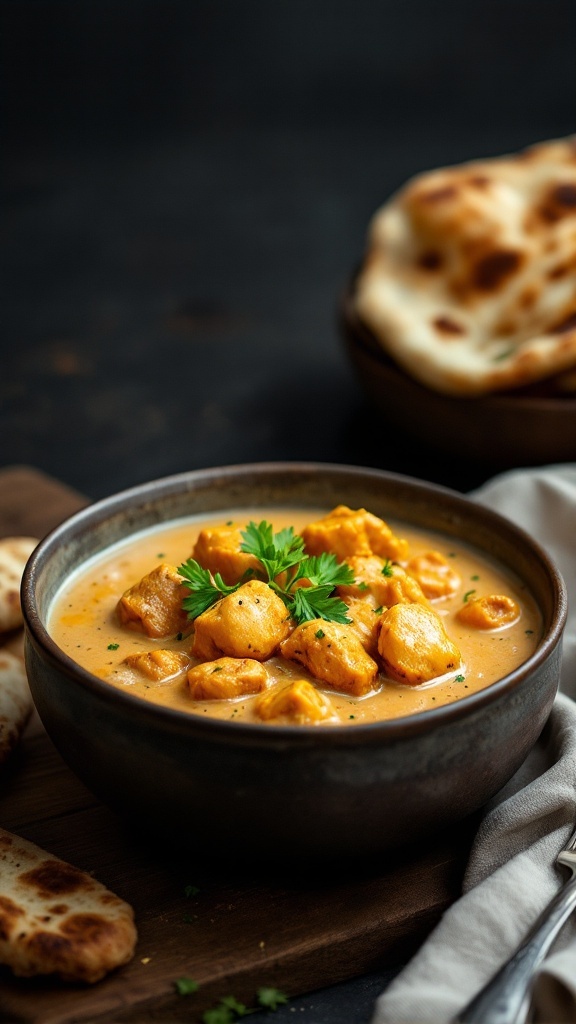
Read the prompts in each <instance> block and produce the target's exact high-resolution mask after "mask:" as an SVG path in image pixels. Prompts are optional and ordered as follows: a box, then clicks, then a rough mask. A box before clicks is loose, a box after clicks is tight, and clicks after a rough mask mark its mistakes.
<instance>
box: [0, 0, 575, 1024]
mask: <svg viewBox="0 0 576 1024" xmlns="http://www.w3.org/2000/svg"><path fill="white" fill-rule="evenodd" d="M0 46H1V67H0V74H1V86H0V88H1V93H0V99H1V105H2V108H1V117H2V158H1V159H2V165H3V173H2V188H3V201H2V223H1V232H2V235H1V237H2V244H1V258H2V268H1V307H0V308H1V314H2V330H1V335H0V337H1V341H0V345H1V364H0V466H3V465H11V464H14V463H27V464H30V465H33V466H36V467H38V468H40V469H43V470H44V471H46V472H48V473H49V474H51V475H53V476H55V477H57V478H59V479H61V480H63V481H65V482H66V483H67V484H69V485H71V486H73V487H76V488H77V489H79V490H80V491H82V492H84V493H85V494H86V495H88V496H89V497H92V498H98V497H102V496H105V495H107V494H109V493H111V492H113V491H115V490H118V489H121V488H124V487H127V486H131V485H132V484H136V483H139V482H141V481H144V480H147V479H150V478H154V477H158V476H164V475H167V474H171V473H175V472H180V471H182V470H186V469H194V468H200V467H205V466H212V465H220V464H230V463H242V462H249V461H261V460H277V459H280V460H286V459H290V460H291V459H305V460H320V461H327V462H345V463H348V462H349V463H354V464H358V465H369V466H376V467H381V468H385V469H394V470H397V471H401V472H408V473H410V474H412V475H418V476H422V477H424V478H426V479H430V480H434V481H436V482H439V483H444V484H448V485H449V486H453V487H455V488H457V489H460V490H468V489H469V488H471V487H474V486H476V485H477V484H479V483H481V482H483V481H484V480H485V479H487V478H488V477H489V476H490V475H491V474H492V472H493V469H494V467H493V466H491V465H490V464H488V463H483V464H475V463H473V462H470V461H468V460H454V459H453V458H449V457H447V456H445V455H444V454H443V453H442V452H439V451H435V450H434V449H431V448H430V449H427V448H425V447H424V446H423V444H422V443H420V444H417V443H415V442H413V441H411V440H410V439H409V437H408V436H407V435H406V434H405V426H404V424H403V423H401V422H399V423H397V424H393V425H390V424H383V423H382V422H380V421H379V420H378V418H377V417H376V415H375V414H374V413H373V412H372V411H371V410H370V409H368V408H367V407H366V406H365V404H364V401H363V397H362V394H361V392H360V389H359V385H358V384H357V382H356V380H355V378H354V376H353V374H352V372H351V370H350V369H349V366H348V363H347V360H346V356H345V354H344V351H343V348H342V346H341V341H340V338H339V334H338V330H337V324H336V305H337V300H338V296H339V294H340V292H341V290H342V288H343V287H344V284H345V282H346V280H347V278H348V275H349V274H350V272H351V271H352V269H353V267H354V266H355V264H356V263H357V261H358V259H359V258H360V256H361V253H362V249H363V245H364V238H365V232H366V228H367V224H368V220H369V218H370V217H371V215H372V213H373V212H374V211H375V209H376V208H377V207H378V206H379V205H381V204H382V203H383V202H384V201H385V200H386V199H387V198H388V196H389V195H390V194H391V193H392V192H393V191H394V190H395V189H396V188H397V187H399V186H400V185H401V184H403V183H404V182H405V180H406V179H407V178H408V177H410V176H411V175H412V174H415V173H417V172H419V171H422V170H426V169H429V168H433V167H436V166H440V165H442V164H450V163H455V162H459V161H462V160H466V159H472V158H476V157H484V156H493V155H499V154H501V153H506V152H511V151H514V150H516V149H519V148H522V147H524V146H527V145H530V144H532V143H534V142H537V141H541V140H545V139H551V138H555V137H558V136H562V135H566V134H570V133H573V132H574V131H575V113H576V72H575V54H576V5H575V4H574V2H573V0H485V2H478V0H459V2H449V0H382V2H379V3H378V2H367V0H211V2H194V0H188V2H186V0H156V2H151V0H140V2H133V0H115V2H110V0H99V2H92V0H88V2H82V0H72V2H42V0H37V2H31V0H13V2H6V0H0ZM409 415H410V410H406V417H409ZM386 977H387V975H386V974H383V975H382V976H381V977H377V978H371V979H365V980H362V981H360V982H357V983H352V984H351V985H348V986H344V987H343V988H339V989H338V990H337V992H336V994H334V993H332V994H329V995H325V994H324V995H321V996H318V997H316V996H314V997H311V998H307V999H304V1000H299V1001H296V1002H295V1003H294V1004H292V1006H291V1007H289V1008H286V1009H285V1010H281V1011H279V1012H278V1013H277V1014H274V1015H272V1014H271V1015H269V1016H270V1017H271V1018H273V1019H274V1021H275V1022H276V1024H284V1022H285V1021H286V1022H287V1021H290V1020H294V1019H295V1016H297V1019H298V1020H301V1021H303V1022H304V1021H306V1022H313V1024H323V1022H324V1021H328V1020H330V1021H331V1022H332V1024H362V1022H364V1021H367V1020H368V1019H369V1014H370V1012H371V1008H372V1004H373V999H374V997H375V994H376V993H377V991H379V989H380V988H381V987H382V984H383V982H384V981H385V979H386ZM301 1006H305V1007H306V1010H305V1011H303V1012H301V1011H300V1007H301ZM294 1010H296V1011H297V1013H296V1014H295V1012H294ZM264 1016H265V1015H262V1019H264ZM259 1019H260V1018H259Z"/></svg>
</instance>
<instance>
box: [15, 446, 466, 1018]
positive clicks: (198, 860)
mask: <svg viewBox="0 0 576 1024" xmlns="http://www.w3.org/2000/svg"><path fill="white" fill-rule="evenodd" d="M86 504H87V499H86V498H84V497H83V496H82V495H80V494H78V493H77V492H75V491H74V490H72V489H70V488H69V487H67V486H64V485H63V484H61V483H59V482H58V481H56V480H54V479H52V478H50V477H48V476H46V475H45V474H43V473H41V472H39V471H37V470H35V469H33V468H30V467H27V466H16V467H10V468H7V469H4V470H0V536H7V535H14V534H26V535H32V536H37V537H39V538H40V537H42V536H44V535H45V534H46V533H47V532H48V531H49V530H50V529H52V528H53V527H54V526H56V525H57V524H58V523H59V522H61V521H62V520H63V519H64V518H65V517H66V516H67V515H69V514H71V513H72V512H74V511H76V510H77V509H79V508H81V507H82V506H83V505H86ZM86 727H87V728H90V723H89V722H88V723H86ZM0 825H1V826H2V827H4V828H7V829H9V830H10V831H13V832H16V833H18V834H19V835H22V836H24V837H25V838H27V839H30V840H32V841H33V842H35V843H38V844H39V845H40V846H42V847H43V848H45V849H47V850H49V851H50V852H52V853H54V854H55V855H56V856H59V857H62V858H64V859H65V860H67V861H69V862H70V863H72V864H74V865H76V866H77V867H79V868H82V869H83V870H86V871H89V872H92V873H93V874H94V875H95V877H96V878H98V879H99V881H101V882H103V883H104V884H105V885H107V886H108V887H109V888H110V889H112V890H113V891H114V892H116V893H117V894H118V895H119V896H121V897H122V898H123V899H125V900H127V901H128V902H129V903H130V904H131V905H132V906H133V907H134V910H135V914H136V923H137V926H138V934H139V940H138V945H137V949H136V954H135V957H134V959H133V961H132V962H131V963H130V964H129V965H128V966H126V967H124V968H122V969H120V970H119V971H117V972H115V973H114V974H111V975H109V976H108V977H107V978H105V979H104V980H103V981H101V982H99V983H98V984H97V985H94V986H91V987H82V986H77V985H65V984H63V983H60V982H57V981H51V980H46V979H17V978H14V977H13V976H12V974H11V973H10V972H9V971H8V969H7V968H2V967H0V1021H9V1022H10V1024H14V1022H23V1024H27V1022H38V1024H40V1022H41V1024H72V1022H75V1024H80V1022H83V1021H84V1022H86V1021H90V1022H96V1021H113V1022H114V1024H119V1022H124V1021H138V1022H147V1021H160V1020H161V1021H181V1020H182V1019H183V1018H185V1019H186V1020H188V1021H194V1020H200V1019H201V1014H202V1012H203V1011H204V1010H205V1009H208V1008H209V1007H211V1006H214V1005H215V1003H216V1002H217V1001H218V999H219V998H220V997H222V996H225V995H234V996H235V997H236V998H237V999H240V1000H242V1001H243V1002H244V1003H246V1004H247V1005H254V996H255V992H256V990H257V989H258V988H259V987H260V986H262V985H273V986H276V987H278V988H280V989H281V990H282V991H284V992H285V993H287V994H288V995H289V996H290V997H295V996H299V995H302V994H304V993H305V992H310V991H312V990H314V989H317V988H322V987H324V986H327V985H331V984H333V983H336V982H339V981H343V980H345V979H349V978H352V977H355V976H357V975H359V974H362V973H364V972H369V971H376V970H384V969H386V968H390V967H394V966H397V965H399V964H401V963H403V962H404V961H405V960H406V959H407V958H408V957H409V956H410V955H411V954H412V953H413V952H414V951H415V950H416V949H417V947H418V946H419V945H420V943H421V942H422V941H423V939H424V938H425V937H426V936H427V935H428V933H429V932H430V930H431V929H432V928H433V926H434V925H435V924H436V923H437V921H438V920H439V918H440V917H441V915H442V913H443V911H444V910H445V909H446V908H447V907H448V906H449V905H450V903H451V902H452V901H453V900H454V899H455V898H456V897H457V896H458V895H459V891H460V884H461V877H462V871H463V866H464V862H465V857H466V854H467V851H468V848H469V843H470V839H471V834H472V831H471V826H468V827H466V828H464V827H463V828H461V829H459V830H458V832H457V833H455V834H454V835H452V836H451V835H445V836H444V837H442V838H437V839H435V840H434V841H433V842H431V843H430V844H429V846H428V847H426V848H423V846H422V844H420V845H419V846H418V847H417V848H416V849H415V850H414V851H412V852H410V853H404V854H403V855H395V856H394V857H392V858H389V859H388V860H387V861H386V862H383V863H382V869H381V872H380V873H378V874H377V875H376V876H374V874H367V875H366V876H365V877H362V876H359V875H358V874H356V875H353V876H352V875H350V874H349V873H348V872H347V870H346V865H342V871H341V872H340V874H339V876H337V877H334V876H332V877H330V876H329V875H328V874H326V875H321V874H319V872H318V870H317V869H316V870H315V871H306V869H305V868H303V867H302V865H300V866H299V867H298V868H296V867H295V870H294V873H293V874H292V875H291V876H289V877H287V875H286V872H283V873H282V874H279V875H278V877H274V876H273V877H272V879H270V878H268V879H263V878H262V877H261V875H259V871H258V867H259V866H258V865H257V864H255V865H254V870H253V872H252V873H251V874H246V873H242V874H239V872H238V870H235V867H234V836H233V835H231V836H230V869H229V871H224V870H223V869H221V868H220V869H219V870H218V871H214V870H212V871H211V866H210V863H208V862H206V861H205V859H204V858H203V856H202V850H201V849H199V851H198V855H197V856H196V857H193V858H191V857H190V855H184V854H182V853H181V852H180V851H178V850H174V849H166V848H163V847H162V842H161V837H157V836H152V835H151V837H150V843H149V844H148V845H146V844H144V845H143V843H142V838H141V837H139V838H138V839H137V838H136V836H135V835H134V834H131V833H130V831H129V830H128V827H127V826H124V824H123V822H122V821H121V820H120V819H119V818H118V817H117V816H116V815H115V814H114V813H113V812H112V811H110V810H108V808H106V807H105V806H103V805H102V804H101V803H100V802H99V801H98V800H97V799H96V798H95V797H93V796H92V795H91V793H89V792H88V791H87V790H86V789H85V787H84V786H83V784H82V783H80V782H79V780H78V779H77V778H76V777H75V775H74V774H73V773H72V772H71V771H70V770H69V769H68V768H67V767H66V765H65V764H64V762H63V761H62V759H61V758H60V756H59V754H58V753H57V751H56V750H55V748H54V747H53V745H52V743H51V742H50V740H49V739H48V737H47V735H46V733H45V732H44V730H43V728H42V726H41V724H40V722H39V720H38V718H37V717H34V718H33V720H32V722H31V723H30V726H29V728H28V730H27V732H26V734H25V736H24V738H23V741H22V743H21V745H20V748H19V749H18V750H17V751H16V752H15V753H14V754H13V756H12V758H11V760H10V762H9V763H8V765H7V766H5V767H4V768H3V769H2V770H1V772H0ZM0 885H1V879H0ZM187 886H193V887H195V888H196V889H197V890H198V891H197V892H196V893H195V894H193V895H187V894H186V888H187ZM183 976H185V977H191V978H194V979H195V980H196V981H197V982H198V983H199V989H198V992H197V993H196V994H195V995H192V996H186V997H182V996H179V995H178V994H177V992H176V989H175V984H174V983H175V981H176V979H178V978H180V977H183Z"/></svg>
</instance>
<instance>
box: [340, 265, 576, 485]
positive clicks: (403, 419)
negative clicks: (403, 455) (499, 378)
mask: <svg viewBox="0 0 576 1024" xmlns="http://www.w3.org/2000/svg"><path fill="white" fill-rule="evenodd" d="M338 323H339V331H340V336H341V338H342V341H343V344H344V347H345V351H346V354H347V357H348V359H349V361H350V365H351V366H352V368H353V371H354V373H355V375H356V378H357V380H358V382H359V384H360V386H361V388H362V390H363V392H364V394H365V396H366V398H367V400H368V401H369V403H370V406H371V407H372V408H373V409H375V410H376V412H377V413H378V414H379V415H380V416H381V417H382V418H383V420H384V421H386V422H388V423H389V424H390V425H392V426H394V428H395V430H396V431H398V430H399V429H400V430H401V431H405V432H406V433H407V434H409V435H410V436H411V437H414V438H416V439H419V440H421V441H422V442H423V443H424V444H425V445H426V447H427V448H430V446H432V447H436V449H437V450H438V451H440V452H445V453H447V454H450V455H454V456H457V457H458V458H461V459H466V460H467V461H468V462H471V461H474V462H477V463H482V464H489V465H490V467H491V468H492V469H493V470H495V471H497V470H504V469H511V468H514V467H517V466H539V465H545V464H547V463H556V462H573V461H574V459H576V396H575V395H562V396H559V395H554V394H552V393H551V392H548V393H547V390H546V386H545V385H544V384H543V385H540V387H535V386H533V387H530V388H524V389H519V390H518V391H516V392H512V391H510V392H507V393H500V394H496V393H494V394H490V395H481V396H477V397H469V398H460V397H456V396H452V395H445V394H442V393H441V392H439V391H434V390H432V389H431V388H427V387H426V386H425V385H423V384H421V383H420V382H419V381H417V380H416V379H415V378H413V377H411V376H410V375H409V374H407V373H405V372H404V370H403V369H402V368H401V367H400V366H398V365H397V363H395V362H394V360H392V359H391V358H390V357H389V356H387V354H386V353H385V351H384V349H383V348H382V345H381V344H380V343H379V342H378V340H377V339H376V338H375V336H374V335H373V333H372V332H371V331H370V329H369V328H368V327H367V326H366V325H365V324H364V323H363V322H362V321H361V320H360V318H359V316H358V314H357V312H356V309H355V305H354V282H353V280H352V282H351V283H350V284H349V285H348V286H347V287H346V288H345V289H344V291H343V294H342V296H341V298H340V302H339V307H338Z"/></svg>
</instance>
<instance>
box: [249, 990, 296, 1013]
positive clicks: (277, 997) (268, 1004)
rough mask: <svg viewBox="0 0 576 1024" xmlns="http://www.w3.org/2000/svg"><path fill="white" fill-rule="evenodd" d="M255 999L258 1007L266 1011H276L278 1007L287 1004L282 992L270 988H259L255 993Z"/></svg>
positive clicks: (286, 998)
mask: <svg viewBox="0 0 576 1024" xmlns="http://www.w3.org/2000/svg"><path fill="white" fill-rule="evenodd" d="M256 999H257V1000H258V1003H259V1004H260V1006H263V1007H265V1008H266V1009H267V1010H277V1009H278V1007H279V1006H284V1005H285V1004H286V1003H287V1002H288V996H287V995H285V994H284V992H281V991H280V989H279V988H272V987H270V986H264V987H263V988H259V989H258V992H257V993H256Z"/></svg>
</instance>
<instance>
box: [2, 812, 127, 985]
mask: <svg viewBox="0 0 576 1024" xmlns="http://www.w3.org/2000/svg"><path fill="white" fill-rule="evenodd" d="M136 940H137V932H136V927H135V925H134V913H133V910H132V908H131V907H130V906H129V904H128V903H125V902H124V901H123V900H121V899H120V898H119V897H118V896H116V895H115V894H114V893H112V892H110V890H109V889H107V888H106V887H105V886H104V885H102V884H101V883H100V882H97V881H96V880H95V879H94V878H92V877H91V875H89V874H87V873H86V872H84V871H80V870H79V869H78V868H75V867H73V866H72V865H71V864H68V863H67V862H66V861H63V860H60V859H59V858H57V857H53V856H51V854H49V853H47V852H46V851H45V850H42V849H41V848H40V847H39V846H35V845H34V843H31V842H29V841H28V840H26V839H21V838H20V837H19V836H16V835H14V834H13V833H11V832H6V831H5V830H4V829H1V828H0V963H2V964H7V965H8V966H9V967H11V968H12V971H13V972H14V974H16V975H18V976H20V977H30V976H32V975H36V974H54V975H57V976H58V977H60V978H61V979H62V980H63V981H73V982H88V983H93V982H96V981H99V980H100V979H101V978H103V977H104V975H105V974H107V973H108V972H109V971H111V970H113V969H114V968H116V967H119V966H120V965H122V964H126V963H128V961H129V960H131V959H132V957H133V955H134V948H135V945H136Z"/></svg>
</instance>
